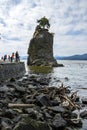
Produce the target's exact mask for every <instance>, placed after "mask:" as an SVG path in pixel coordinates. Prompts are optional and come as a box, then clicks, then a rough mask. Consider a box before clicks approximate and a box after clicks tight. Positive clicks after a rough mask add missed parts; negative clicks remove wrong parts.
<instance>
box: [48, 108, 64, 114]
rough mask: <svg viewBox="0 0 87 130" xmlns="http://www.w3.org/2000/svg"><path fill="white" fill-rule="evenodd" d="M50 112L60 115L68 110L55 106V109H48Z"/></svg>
mask: <svg viewBox="0 0 87 130" xmlns="http://www.w3.org/2000/svg"><path fill="white" fill-rule="evenodd" d="M48 109H49V110H52V111H54V112H58V113H64V112H66V111H67V110H66V109H64V108H63V107H62V106H53V107H48Z"/></svg>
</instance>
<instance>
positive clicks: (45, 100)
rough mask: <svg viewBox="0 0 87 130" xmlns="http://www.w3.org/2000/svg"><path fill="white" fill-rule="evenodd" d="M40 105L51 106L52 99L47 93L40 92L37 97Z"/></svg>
mask: <svg viewBox="0 0 87 130" xmlns="http://www.w3.org/2000/svg"><path fill="white" fill-rule="evenodd" d="M36 99H37V103H38V105H39V106H51V101H50V99H49V98H48V97H47V96H46V95H45V94H43V93H42V94H40V95H39V96H37V97H36Z"/></svg>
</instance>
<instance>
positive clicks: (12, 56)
mask: <svg viewBox="0 0 87 130" xmlns="http://www.w3.org/2000/svg"><path fill="white" fill-rule="evenodd" d="M13 60H14V52H13V53H12V55H11V62H13Z"/></svg>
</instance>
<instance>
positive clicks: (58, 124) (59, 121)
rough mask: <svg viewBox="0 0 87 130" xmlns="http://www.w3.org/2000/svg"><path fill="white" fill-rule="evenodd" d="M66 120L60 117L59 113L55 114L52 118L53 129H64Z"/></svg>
mask: <svg viewBox="0 0 87 130" xmlns="http://www.w3.org/2000/svg"><path fill="white" fill-rule="evenodd" d="M66 124H67V122H66V121H65V120H64V119H63V118H62V117H61V115H60V114H56V115H55V117H54V120H53V126H54V128H55V130H64V128H65V127H66Z"/></svg>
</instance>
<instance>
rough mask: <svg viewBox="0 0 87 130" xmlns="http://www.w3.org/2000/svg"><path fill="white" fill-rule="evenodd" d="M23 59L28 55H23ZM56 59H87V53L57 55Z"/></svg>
mask: <svg viewBox="0 0 87 130" xmlns="http://www.w3.org/2000/svg"><path fill="white" fill-rule="evenodd" d="M20 59H21V60H27V56H21V57H20ZM55 59H56V60H87V53H86V54H82V55H72V56H55Z"/></svg>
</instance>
